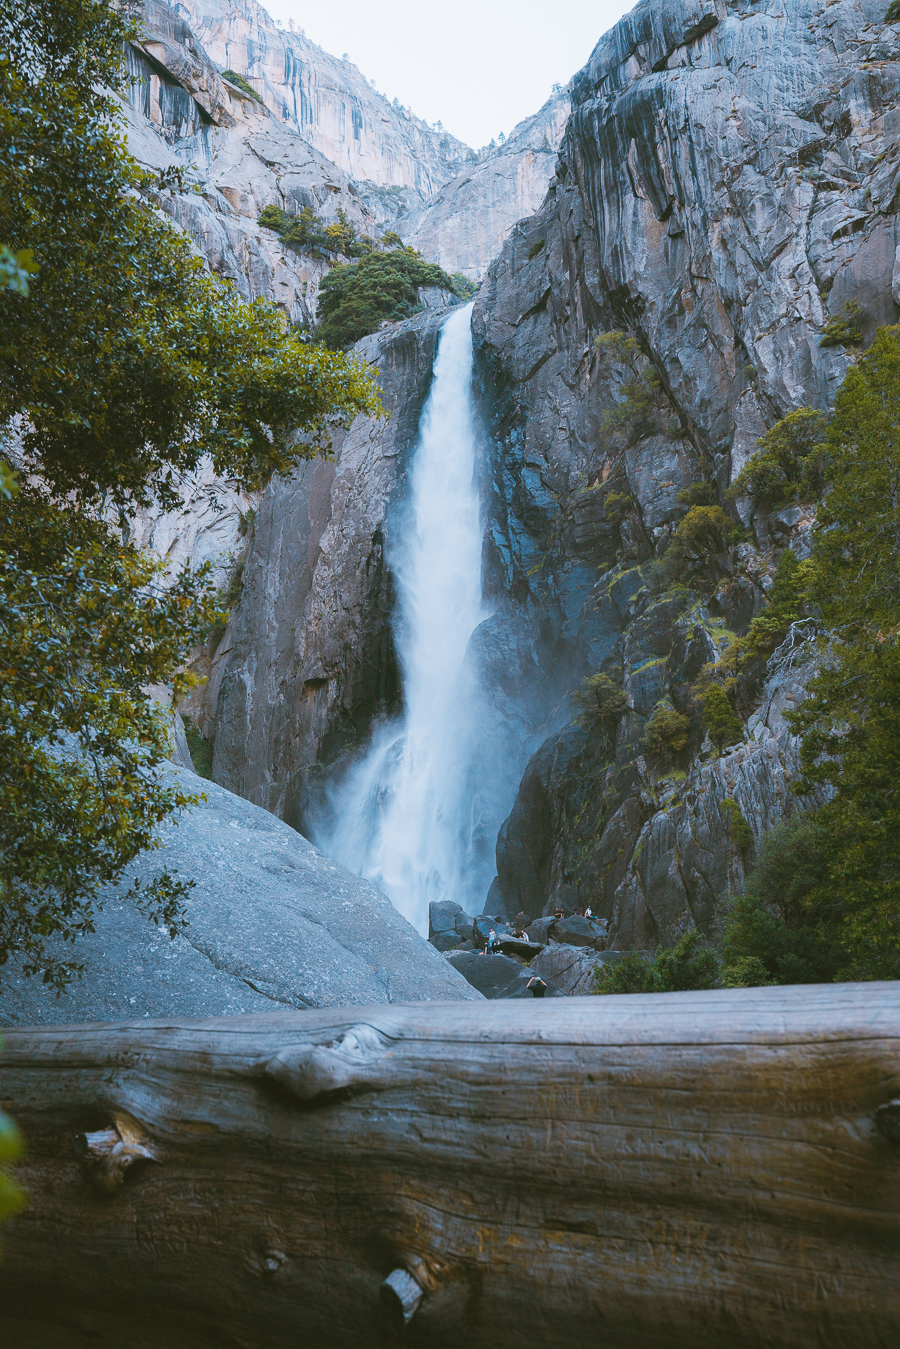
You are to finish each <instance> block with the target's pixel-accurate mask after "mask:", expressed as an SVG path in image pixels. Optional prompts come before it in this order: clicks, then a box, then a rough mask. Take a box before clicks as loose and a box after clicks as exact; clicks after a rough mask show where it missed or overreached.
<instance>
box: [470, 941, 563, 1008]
mask: <svg viewBox="0 0 900 1349" xmlns="http://www.w3.org/2000/svg"><path fill="white" fill-rule="evenodd" d="M446 960H447V961H448V963H449V964H451V965H452V966H453V967H454V969H456V970H459V972H460V974H462V975H463V976H464V977H465V978H466V979H468V981H469V983H470V984H471V985H472V987H473V988H476V989H477V990H478V992H479V993H482V994H483V995H484V996H485V997H486V998H531V997H533V996H534V994H533V993H532V992H531V990H530V989H529V987H528V983H529V980H531V979H532V978H533V977H534V976H535V974H537V973H538V972H537V971H536V970H535V968H534V964H533V963H532V964H531V965H527V966H523V965H521V964H520V963H519V961H518V960H513V959H511V958H510V957H509V956H504V955H485V954H484V953H483V952H481V951H453V952H451V954H450V955H448V956H447V957H446ZM538 977H539V978H541V979H543V981H544V982H545V983H546V985H547V989H546V992H545V993H544V994H543V996H544V997H549V998H553V997H561V996H562V995H561V993H560V992H559V990H558V989H557V987H556V985H555V984H554V983H552V982H551V980H549V979H547V977H546V975H544V974H539V975H538Z"/></svg>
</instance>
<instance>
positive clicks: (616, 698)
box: [572, 672, 628, 746]
mask: <svg viewBox="0 0 900 1349" xmlns="http://www.w3.org/2000/svg"><path fill="white" fill-rule="evenodd" d="M572 701H573V702H574V703H575V706H576V707H577V708H578V709H579V714H578V720H579V721H580V722H581V724H582V726H588V727H592V726H596V727H597V729H598V730H599V731H600V735H601V738H602V740H603V742H604V744H605V745H607V746H608V745H609V744H610V743H611V740H612V736H613V732H614V731H615V728H616V726H617V725H618V723H619V718H620V717H621V716H622V714H623V712H625V711H626V710H627V708H628V699H627V698H626V697H625V694H624V692H623V691H622V689H621V688H620V687H619V685H618V684H616V683H615V682H614V681H613V680H612V679H610V677H609V675H607V674H603V673H602V672H601V673H598V674H594V675H590V676H589V677H588V678H587V679H585V680H584V681H583V683H582V684H581V687H580V688H578V689H576V690H575V692H574V693H573V694H572Z"/></svg>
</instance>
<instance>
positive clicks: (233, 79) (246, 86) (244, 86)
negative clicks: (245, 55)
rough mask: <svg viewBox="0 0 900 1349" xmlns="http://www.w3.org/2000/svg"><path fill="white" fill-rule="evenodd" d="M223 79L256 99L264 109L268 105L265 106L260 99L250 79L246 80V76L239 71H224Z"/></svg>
mask: <svg viewBox="0 0 900 1349" xmlns="http://www.w3.org/2000/svg"><path fill="white" fill-rule="evenodd" d="M222 79H223V80H228V81H229V83H230V84H233V85H235V86H236V87H237V88H238V89H240V90H242V91H243V92H244V93H245V94H249V95H250V97H251V98H255V99H256V101H257V103H262V105H263V107H265V106H266V105H265V101H264V100H263V99H262V98H260V96H259V94H258V93H257V92H256V90H255V89H254V88H253V85H252V84H251V83H250V81H249V80H248V79H246V77H245V76H243V75H241V74H239V73H238V71H236V70H223V71H222Z"/></svg>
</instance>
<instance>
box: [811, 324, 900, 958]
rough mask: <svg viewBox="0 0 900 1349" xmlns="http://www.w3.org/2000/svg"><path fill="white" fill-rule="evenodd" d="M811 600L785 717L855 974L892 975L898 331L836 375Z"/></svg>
mask: <svg viewBox="0 0 900 1349" xmlns="http://www.w3.org/2000/svg"><path fill="white" fill-rule="evenodd" d="M808 589H809V595H810V600H811V602H812V603H813V604H814V605H815V606H816V607H817V608H818V611H819V613H820V615H821V618H822V621H823V623H824V625H825V627H826V633H827V642H828V648H827V657H826V659H825V660H824V661H823V663H822V666H821V668H820V670H819V672H818V673H817V674H816V676H815V678H814V679H813V680H812V682H811V684H810V687H809V696H808V698H807V699H806V700H805V701H804V703H803V704H801V706H800V707H799V708H798V709H797V711H796V712H794V713H793V714H791V716H790V717H789V720H790V722H791V724H792V726H793V728H794V729H795V730H796V731H797V732H799V733H800V734H801V735H802V736H803V767H804V779H803V781H802V782H801V784H800V788H799V789H800V790H803V791H810V790H813V789H816V788H818V789H819V790H820V791H821V790H822V789H823V788H824V789H826V790H828V791H830V792H831V793H833V794H832V795H831V798H830V800H828V801H827V802H826V803H825V804H824V805H823V806H822V807H821V808H820V809H819V810H818V812H817V821H818V823H819V824H820V826H821V838H822V840H823V849H824V856H825V859H826V861H827V868H828V871H827V879H826V880H825V881H824V882H823V884H822V885H821V886H820V890H819V894H820V899H821V903H822V904H823V905H825V906H826V907H827V908H828V909H830V910H831V911H834V912H839V913H840V916H841V917H840V934H841V940H842V941H843V942H844V944H845V946H846V948H847V950H848V953H849V963H848V967H847V968H848V970H850V971H852V972H853V973H854V975H855V977H869V978H872V977H876V978H877V977H882V978H896V977H897V974H898V971H900V787H898V784H900V329H898V328H881V329H879V330H878V332H877V334H876V336H875V340H874V342H873V343H872V346H871V347H870V349H869V350H868V351H867V352H866V354H865V355H864V356H863V357H862V358H861V359H860V361H859V364H858V365H857V366H854V367H851V369H850V370H849V371H848V372H847V376H846V378H845V380H844V383H843V385H842V386H841V389H840V390H839V392H838V396H837V399H836V402H835V412H834V418H833V420H832V423H831V426H830V427H829V431H828V440H827V461H826V492H825V496H824V499H823V501H822V504H821V506H820V508H819V514H818V522H817V529H816V534H815V541H814V547H813V555H812V559H811V564H810V581H809V587H808Z"/></svg>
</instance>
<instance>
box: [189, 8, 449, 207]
mask: <svg viewBox="0 0 900 1349" xmlns="http://www.w3.org/2000/svg"><path fill="white" fill-rule="evenodd" d="M177 9H178V12H179V13H180V14H182V15H183V16H184V17H185V18H186V19H187V21H188V23H189V24H190V26H191V28H192V30H193V32H194V33H195V34H196V36H197V38H198V39H199V41H200V42H201V43H202V45H203V47H204V48H205V49H206V51H207V52H208V53H209V55H210V57H211V58H212V60H213V61H214V62H215V63H216V64H217V65H218V66H219V68H220V69H223V70H225V69H231V70H235V71H237V72H238V73H239V74H241V75H244V76H245V77H246V78H247V79H248V80H249V82H250V84H251V85H252V86H253V88H254V89H256V90H257V91H258V93H259V94H260V96H261V98H262V99H263V101H264V103H265V104H266V106H267V107H268V108H269V110H270V111H271V113H272V115H273V116H274V118H275V120H276V121H278V122H283V123H284V124H285V125H287V126H290V127H291V128H292V129H293V130H295V131H296V132H298V133H299V134H300V135H301V136H302V137H303V138H304V140H306V141H308V142H309V143H310V144H311V145H312V146H314V147H315V148H316V149H317V150H319V151H320V152H321V153H322V154H324V155H325V156H327V158H328V159H330V160H331V161H332V163H334V164H336V165H337V166H338V167H339V168H340V169H343V170H344V172H345V173H348V174H350V175H351V176H352V177H353V178H355V179H358V180H360V181H365V180H369V181H371V182H372V183H374V184H377V185H379V186H384V187H391V186H394V187H398V188H406V189H409V190H410V191H411V193H412V195H413V198H414V199H418V200H423V201H424V200H426V199H428V198H429V197H431V196H432V195H433V193H434V192H435V191H436V190H437V188H439V187H440V186H441V184H442V183H445V182H447V180H448V179H449V178H452V177H453V176H454V175H455V173H456V172H457V170H458V169H459V168H460V166H461V165H462V164H463V163H464V162H465V161H466V160H467V159H468V158H469V157H470V156H473V152H472V151H470V150H469V148H468V146H466V145H463V143H462V142H461V141H458V140H456V139H455V137H453V136H450V135H448V134H447V133H444V132H438V131H434V130H432V128H431V127H429V126H428V125H427V124H426V123H425V122H423V121H422V120H421V119H420V118H418V117H416V116H414V115H413V114H411V113H409V112H408V111H403V110H400V109H399V108H398V107H395V106H394V105H393V104H391V103H390V102H389V101H388V100H387V99H386V98H385V97H384V96H383V95H382V94H379V93H378V91H377V90H376V89H375V88H374V87H373V86H372V85H371V84H370V83H369V81H368V80H367V79H366V77H365V76H364V75H363V74H362V72H361V71H360V70H359V69H358V67H357V66H356V65H354V64H353V63H352V62H350V61H343V60H341V59H340V58H339V57H337V56H330V55H329V54H328V53H327V52H325V51H323V50H322V48H321V47H317V46H316V44H315V43H314V42H310V41H309V40H308V39H307V38H305V37H303V36H302V35H301V34H300V33H292V32H289V31H287V30H286V29H283V28H280V27H278V26H277V25H276V24H275V23H274V21H273V20H272V19H271V18H270V17H269V15H268V14H267V13H266V11H265V10H264V9H263V8H262V7H261V6H260V5H258V4H256V3H255V0H180V3H179V4H178V6H177ZM385 22H389V18H388V17H387V16H386V18H385Z"/></svg>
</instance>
